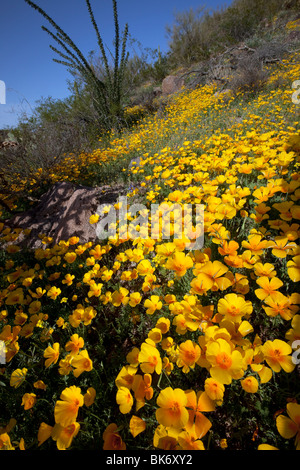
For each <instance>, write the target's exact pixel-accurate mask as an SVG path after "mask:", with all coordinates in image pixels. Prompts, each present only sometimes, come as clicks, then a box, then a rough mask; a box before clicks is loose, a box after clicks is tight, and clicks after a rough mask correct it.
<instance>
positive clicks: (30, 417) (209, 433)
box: [0, 53, 300, 450]
mask: <svg viewBox="0 0 300 470" xmlns="http://www.w3.org/2000/svg"><path fill="white" fill-rule="evenodd" d="M299 78H300V66H299V54H297V53H295V54H293V55H292V56H291V57H289V59H288V60H284V61H283V62H282V63H281V64H279V65H277V66H276V67H275V68H274V70H272V73H270V78H269V81H268V83H267V84H266V86H265V87H264V88H263V89H262V90H261V92H260V93H259V94H257V95H255V96H251V94H246V93H240V94H238V95H236V96H230V97H226V98H225V97H224V98H222V95H218V96H216V95H215V92H216V89H215V87H214V86H208V85H206V86H203V87H199V88H197V89H196V90H186V91H183V92H182V93H180V94H178V95H176V96H174V97H173V98H172V100H171V101H170V103H169V105H168V106H167V108H166V110H165V112H164V116H163V117H158V116H156V115H154V116H148V117H147V116H146V117H145V118H144V119H141V120H140V121H139V122H138V123H137V125H136V126H135V127H134V128H133V129H132V130H131V131H128V132H127V133H124V135H123V136H121V137H117V136H112V137H111V140H110V143H109V145H106V146H104V145H103V146H101V145H99V149H98V150H95V151H94V152H92V153H90V154H82V155H80V156H79V157H78V156H75V155H74V156H73V155H71V156H68V157H66V159H65V161H64V162H62V163H60V165H59V166H58V167H53V168H52V171H51V172H50V174H49V175H48V178H50V180H51V182H52V183H54V182H56V181H59V180H70V181H75V182H76V181H77V182H78V181H80V182H84V183H92V182H93V181H94V180H95V175H99V174H101V172H108V171H112V172H113V171H114V172H115V171H116V168H117V169H118V171H119V173H120V175H121V176H122V175H123V176H124V178H125V177H126V178H127V181H130V182H131V183H132V186H130V188H132V189H129V190H128V191H129V192H128V201H129V203H130V204H132V203H134V202H136V201H138V202H142V203H143V204H145V205H146V206H147V207H149V209H150V206H151V204H153V203H159V204H160V203H162V202H164V203H165V204H167V205H168V206H169V210H170V214H171V217H172V218H171V220H173V223H172V230H173V231H172V230H171V236H170V237H169V239H166V238H165V237H164V236H163V233H162V231H161V232H160V234H159V235H160V236H158V237H152V238H151V237H145V236H144V234H143V233H142V230H141V236H140V237H139V238H135V239H134V240H133V239H131V237H130V234H129V236H128V237H127V238H123V237H120V236H117V237H115V238H110V239H107V240H99V242H97V243H86V244H80V243H79V239H78V238H77V237H76V236H73V237H71V238H70V239H69V240H62V241H61V242H59V243H58V244H57V245H53V244H52V243H51V239H49V238H48V237H46V236H44V237H43V238H42V239H43V244H44V249H37V250H35V251H34V252H29V251H26V250H23V249H21V248H20V247H19V246H18V235H19V231H18V230H17V229H16V230H9V229H7V228H5V227H4V226H3V224H2V225H1V243H2V244H3V247H4V248H3V250H2V251H1V255H0V256H1V280H0V301H1V308H0V340H1V342H0V345H1V347H2V352H1V354H2V356H1V354H0V358H1V357H2V364H1V365H0V367H1V368H0V403H1V412H0V448H1V449H25V450H37V449H41V450H55V449H60V450H61V449H71V450H72V449H76V450H78V449H79V450H102V449H104V450H141V449H142V450H154V449H164V450H204V449H205V450H217V449H229V450H257V449H279V450H292V449H300V387H299V384H300V372H299V367H300V366H299V362H300V353H299V347H300V342H299V340H300V312H299V305H300V294H299V281H300V251H299V244H298V240H299V236H300V225H299V216H300V205H299V204H298V201H299V197H300V173H299V154H300V136H299V105H296V104H294V103H293V101H292V93H293V92H294V90H293V89H292V83H293V82H294V81H295V80H297V79H299ZM132 158H136V159H137V158H139V160H138V161H137V164H136V165H133V166H132V167H131V168H130V170H128V165H127V163H128V161H129V160H130V159H132ZM39 177H40V175H39V173H37V174H36V175H34V176H33V177H32V180H28V181H24V180H22V178H21V176H20V178H19V179H17V178H16V180H15V181H14V182H13V183H12V185H15V187H14V188H13V189H14V194H15V199H14V201H13V204H16V200H17V195H18V191H19V190H20V189H23V188H24V187H25V186H26V187H27V189H28V191H30V187H31V186H33V185H34V184H35V183H36V181H38V179H39ZM175 204H176V208H177V209H176V210H178V205H179V207H180V206H183V205H184V204H191V205H195V204H203V205H204V245H203V247H202V248H201V249H197V250H187V249H186V241H187V240H185V239H178V238H175V237H173V236H172V233H173V234H174V231H175V225H176V223H178V217H177V216H178V214H176V211H173V209H174V207H175V206H174V205H175ZM115 209H116V210H117V209H119V207H117V206H116V207H115ZM127 217H128V221H130V220H132V216H131V215H130V211H129V212H128V214H127ZM96 221H97V215H95V216H92V217H91V220H90V223H95V222H96ZM150 223H151V220H150V219H149V224H150ZM117 229H120V227H119V226H118V224H117ZM117 233H119V232H118V231H117ZM41 237H42V235H41Z"/></svg>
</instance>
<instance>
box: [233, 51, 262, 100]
mask: <svg viewBox="0 0 300 470" xmlns="http://www.w3.org/2000/svg"><path fill="white" fill-rule="evenodd" d="M267 78H268V71H267V70H266V69H265V68H263V64H262V61H260V60H259V59H258V58H257V56H254V55H253V56H249V57H247V58H245V59H243V60H242V61H241V62H240V64H239V67H238V69H237V71H236V73H235V74H234V76H233V77H232V78H231V79H230V81H229V84H228V87H229V88H230V89H231V90H232V91H233V92H234V93H237V92H239V91H242V92H251V93H257V92H258V91H259V90H261V89H262V87H263V86H264V84H265V83H266V80H267Z"/></svg>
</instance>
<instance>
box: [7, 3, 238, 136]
mask: <svg viewBox="0 0 300 470" xmlns="http://www.w3.org/2000/svg"><path fill="white" fill-rule="evenodd" d="M35 3H37V4H38V5H39V6H40V7H42V8H43V9H44V10H45V11H46V12H47V13H48V14H49V16H51V17H52V18H53V19H54V20H55V21H56V23H57V24H58V25H59V26H61V28H62V29H63V30H64V31H65V32H66V33H67V34H69V36H70V37H71V38H72V40H73V41H74V42H75V44H76V45H77V46H78V47H79V49H80V50H81V51H82V52H83V53H84V54H88V52H89V51H91V50H93V49H94V50H96V51H97V40H96V37H95V32H94V30H93V28H92V26H91V23H90V19H89V15H88V11H87V8H86V3H85V1H84V0H35ZM230 3H231V0H223V1H222V0H208V1H206V0H203V1H202V0H151V1H149V0H118V14H119V23H120V28H121V30H123V27H124V25H125V23H126V22H127V23H128V25H129V32H130V34H131V36H132V37H133V38H134V39H136V40H138V41H139V42H140V43H141V44H142V46H143V47H145V48H146V47H149V48H152V49H155V48H157V47H160V49H161V51H162V52H166V51H167V50H168V39H167V37H166V25H167V24H172V23H173V19H174V12H175V11H185V10H189V8H190V7H191V8H194V9H195V8H197V7H200V6H206V7H207V8H210V9H215V8H217V7H222V6H226V5H229V4H230ZM91 5H92V8H93V11H94V14H95V18H96V21H97V24H98V26H99V29H100V33H101V36H102V39H103V41H104V42H105V43H106V44H107V45H108V46H109V47H111V45H112V41H113V36H114V23H113V10H112V1H111V0H91ZM42 25H45V26H47V27H49V24H48V23H47V21H46V20H45V19H44V18H43V17H42V16H41V15H40V14H39V13H38V12H37V11H35V10H33V9H32V8H31V7H30V6H29V5H28V4H27V3H26V2H25V1H24V0H7V1H5V2H4V1H2V2H1V5H0V57H1V60H0V80H2V81H4V82H5V85H6V104H0V129H3V128H6V127H7V126H13V125H15V124H16V123H17V121H18V116H20V115H21V113H22V112H25V113H30V110H31V109H33V108H34V106H35V104H36V101H37V100H39V99H40V98H47V97H48V96H51V97H53V98H55V99H63V98H65V97H67V96H68V95H69V90H68V85H67V80H68V79H70V78H71V77H70V74H69V73H68V71H67V69H66V67H64V66H63V65H60V64H57V63H55V62H53V60H52V58H53V57H55V53H54V52H53V51H52V50H51V49H50V48H49V45H50V44H53V45H54V41H53V40H52V39H51V38H50V36H49V35H48V34H47V33H46V32H44V31H43V30H42V29H41V26H42ZM50 29H51V30H53V29H52V28H51V27H50Z"/></svg>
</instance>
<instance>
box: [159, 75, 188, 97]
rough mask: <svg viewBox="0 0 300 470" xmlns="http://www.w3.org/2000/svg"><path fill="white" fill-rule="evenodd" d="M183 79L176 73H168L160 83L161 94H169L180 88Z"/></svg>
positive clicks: (182, 84)
mask: <svg viewBox="0 0 300 470" xmlns="http://www.w3.org/2000/svg"><path fill="white" fill-rule="evenodd" d="M183 86H184V80H183V78H181V77H177V76H176V75H168V76H167V77H165V78H164V79H163V81H162V84H161V91H162V94H163V95H171V94H173V93H176V92H178V91H180V90H181V89H182V87H183Z"/></svg>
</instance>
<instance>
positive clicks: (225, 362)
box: [216, 352, 232, 369]
mask: <svg viewBox="0 0 300 470" xmlns="http://www.w3.org/2000/svg"><path fill="white" fill-rule="evenodd" d="M216 362H217V364H218V366H219V367H221V369H229V368H230V366H231V364H232V359H231V357H230V356H228V354H226V353H225V352H220V353H219V354H218V355H217V357H216Z"/></svg>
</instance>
